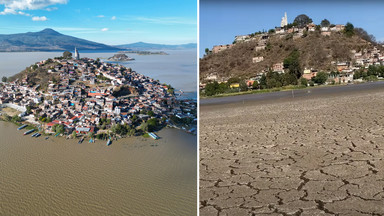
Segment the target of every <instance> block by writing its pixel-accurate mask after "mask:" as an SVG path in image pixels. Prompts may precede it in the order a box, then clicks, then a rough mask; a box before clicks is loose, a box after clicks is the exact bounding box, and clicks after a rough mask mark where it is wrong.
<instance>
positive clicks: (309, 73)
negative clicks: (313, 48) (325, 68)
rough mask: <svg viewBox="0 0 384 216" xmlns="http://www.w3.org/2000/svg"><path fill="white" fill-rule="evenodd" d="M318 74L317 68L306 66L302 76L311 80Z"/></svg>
mask: <svg viewBox="0 0 384 216" xmlns="http://www.w3.org/2000/svg"><path fill="white" fill-rule="evenodd" d="M316 75H317V70H313V69H312V68H311V69H307V68H305V69H304V73H303V76H302V77H303V78H305V79H307V80H311V79H312V77H315V76H316Z"/></svg>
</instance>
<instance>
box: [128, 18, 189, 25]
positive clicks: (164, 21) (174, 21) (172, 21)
mask: <svg viewBox="0 0 384 216" xmlns="http://www.w3.org/2000/svg"><path fill="white" fill-rule="evenodd" d="M133 19H134V20H138V21H141V22H146V23H154V24H161V25H196V20H190V19H185V18H182V17H134V18H133Z"/></svg>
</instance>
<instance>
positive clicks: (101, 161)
mask: <svg viewBox="0 0 384 216" xmlns="http://www.w3.org/2000/svg"><path fill="white" fill-rule="evenodd" d="M16 128H17V126H15V125H14V124H12V123H9V122H2V121H0V137H1V141H0V172H1V175H0V215H177V216H178V215H196V214H197V207H196V206H197V186H196V185H197V159H196V158H197V151H196V149H197V145H196V142H197V137H196V136H193V135H190V134H186V133H184V132H182V131H180V130H176V129H163V130H162V131H160V132H159V133H158V135H159V136H160V137H161V139H159V140H156V141H155V140H153V139H151V138H143V137H134V138H126V139H121V140H118V141H114V142H113V143H112V145H110V146H106V142H105V141H96V143H88V141H84V142H83V143H82V144H77V140H73V139H70V140H65V139H64V138H55V137H50V138H49V139H48V140H45V139H44V137H39V138H32V137H31V136H23V135H22V134H23V132H24V131H25V130H23V131H18V130H16Z"/></svg>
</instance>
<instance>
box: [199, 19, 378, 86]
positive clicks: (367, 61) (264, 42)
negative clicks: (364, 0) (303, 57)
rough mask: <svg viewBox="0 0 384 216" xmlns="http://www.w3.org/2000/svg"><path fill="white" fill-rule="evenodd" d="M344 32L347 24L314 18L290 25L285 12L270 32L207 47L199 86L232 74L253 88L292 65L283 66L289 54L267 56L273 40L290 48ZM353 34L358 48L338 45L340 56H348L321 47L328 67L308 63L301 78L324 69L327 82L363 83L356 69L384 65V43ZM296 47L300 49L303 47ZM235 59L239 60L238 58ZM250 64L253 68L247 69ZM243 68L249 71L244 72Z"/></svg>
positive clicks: (323, 60) (324, 39)
mask: <svg viewBox="0 0 384 216" xmlns="http://www.w3.org/2000/svg"><path fill="white" fill-rule="evenodd" d="M347 25H352V24H347ZM345 31H346V25H342V24H330V23H329V22H328V23H327V24H324V25H323V23H322V24H321V25H316V24H314V23H313V22H312V21H311V22H310V23H307V24H305V25H302V26H300V25H295V24H288V21H287V14H286V13H285V16H284V17H283V18H282V21H281V24H280V26H279V27H275V28H274V29H270V30H269V31H268V32H256V33H252V34H248V35H237V36H235V40H234V42H233V44H226V45H217V46H214V47H213V48H212V49H211V50H208V49H206V55H205V56H204V58H202V59H201V62H200V89H202V90H204V88H205V86H206V84H207V83H211V82H214V81H216V82H218V83H226V82H227V81H228V80H230V79H231V78H233V77H241V78H242V79H245V82H246V84H247V86H248V87H249V88H251V87H252V85H253V83H254V82H255V81H257V83H260V82H262V80H261V79H262V77H263V75H264V76H265V75H266V74H267V73H268V72H276V73H279V74H284V73H287V72H288V71H289V68H288V67H286V66H285V65H284V61H283V60H285V58H288V57H289V56H283V57H280V59H279V58H278V57H275V56H276V55H275V56H273V57H275V58H277V59H279V60H280V61H276V62H273V60H271V55H268V54H269V53H268V52H269V51H270V50H271V48H270V47H271V44H272V43H274V44H280V47H282V48H281V49H283V48H285V49H288V48H287V47H289V46H291V47H289V48H290V49H292V47H294V46H295V43H303V42H302V41H303V40H304V38H305V39H308V38H310V37H313V38H315V39H316V40H319V41H327V40H331V39H334V38H337V39H338V40H342V38H343V37H346V36H344V35H345ZM352 31H353V25H352ZM365 33H366V32H365ZM315 35H316V36H315ZM354 37H355V38H354V40H356V41H357V42H356V47H357V48H355V49H350V50H347V51H345V50H341V49H339V48H338V49H339V52H341V54H340V55H344V56H346V57H344V58H333V56H332V54H333V53H332V52H328V53H327V52H326V51H322V50H321V51H317V52H322V53H321V54H322V55H324V57H320V56H319V58H321V61H322V62H325V63H323V65H326V66H324V67H323V68H316V66H314V65H311V64H310V63H309V64H308V63H307V62H306V64H304V67H302V68H300V70H301V71H300V72H301V76H300V77H301V78H304V79H306V80H308V81H311V80H313V78H314V77H316V75H317V74H318V72H325V73H327V74H328V75H329V76H328V79H327V81H326V83H328V84H329V83H340V84H342V83H353V82H356V81H360V82H361V81H363V80H362V76H361V75H360V76H356V74H355V72H357V71H359V73H360V72H366V71H367V70H368V68H369V67H370V66H381V65H384V53H383V51H382V49H383V47H382V46H380V45H378V44H375V43H372V42H370V41H366V40H364V39H361V38H357V36H354ZM351 40H352V39H351ZM284 45H285V47H284ZM313 45H314V46H315V45H316V44H312V46H313ZM327 46H332V45H327ZM249 47H252V48H249ZM250 49H251V50H250ZM295 49H296V48H295ZM297 49H298V51H299V52H300V48H297ZM320 49H323V47H320ZM308 50H309V51H311V52H313V53H311V54H307V55H312V58H316V57H317V56H316V55H317V53H316V50H319V49H318V47H314V48H313V49H312V50H313V51H312V50H311V49H310V48H309V49H308ZM324 50H325V49H324ZM342 52H344V53H342ZM234 53H236V54H234ZM323 53H325V54H323ZM239 55H241V57H242V59H240V57H239ZM280 55H281V54H280ZM247 56H249V57H247ZM337 57H339V56H337ZM231 58H232V59H231ZM233 58H238V59H236V60H235V59H233ZM247 58H248V59H247ZM219 59H222V61H221V62H225V63H227V62H230V61H231V60H233V62H230V63H228V64H227V65H225V66H223V65H222V64H221V63H220V60H219ZM239 59H240V60H239ZM241 60H245V61H241ZM271 61H272V62H271ZM315 61H316V59H315ZM319 61H320V60H319ZM251 67H252V68H253V69H252V70H248V69H249V68H251ZM234 68H236V70H237V71H240V72H238V74H234V73H233V72H230V71H231V70H232V71H233V70H234ZM241 71H247V72H244V73H241ZM250 71H251V72H250ZM354 75H355V76H354ZM298 78H299V77H298ZM230 85H231V88H237V87H239V83H236V82H235V83H233V82H232V83H230ZM308 85H309V84H308Z"/></svg>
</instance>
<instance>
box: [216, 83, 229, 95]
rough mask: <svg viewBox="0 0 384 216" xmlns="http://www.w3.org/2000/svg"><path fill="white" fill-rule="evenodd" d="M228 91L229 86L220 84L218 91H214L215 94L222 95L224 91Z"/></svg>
mask: <svg viewBox="0 0 384 216" xmlns="http://www.w3.org/2000/svg"><path fill="white" fill-rule="evenodd" d="M228 89H229V84H228V83H225V82H222V83H220V84H219V86H218V89H217V90H216V93H218V94H222V93H225V92H226V91H228Z"/></svg>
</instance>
